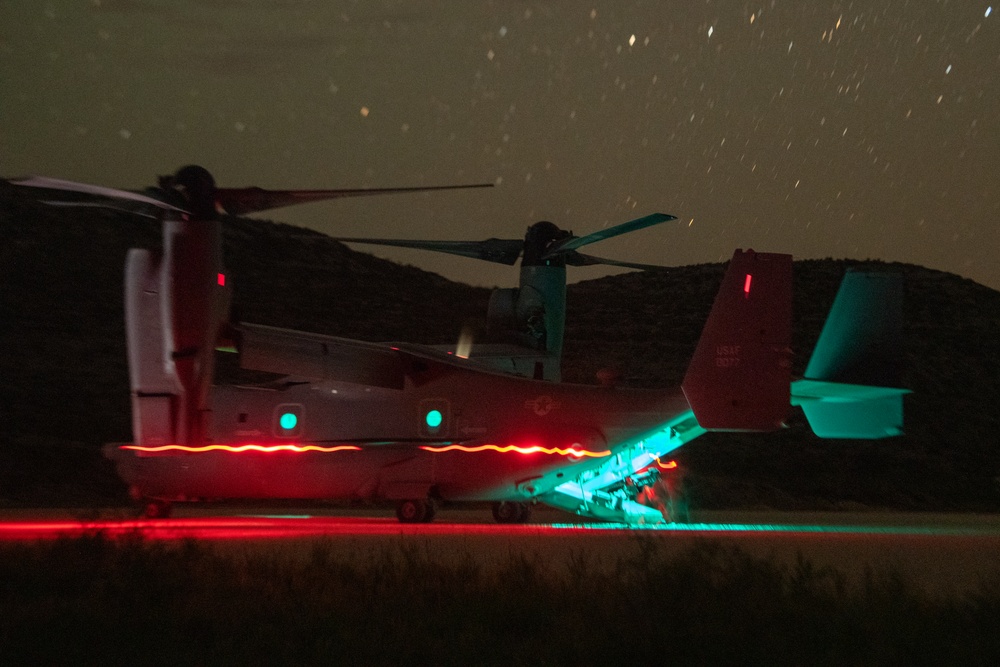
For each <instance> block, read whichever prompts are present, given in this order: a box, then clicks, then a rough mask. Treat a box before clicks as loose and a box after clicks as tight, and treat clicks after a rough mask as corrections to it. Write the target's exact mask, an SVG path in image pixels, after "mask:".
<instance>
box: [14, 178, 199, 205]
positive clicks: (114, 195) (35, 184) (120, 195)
mask: <svg viewBox="0 0 1000 667" xmlns="http://www.w3.org/2000/svg"><path fill="white" fill-rule="evenodd" d="M6 182H7V183H10V184H11V185H20V186H25V187H29V188H41V189H43V190H56V191H59V192H79V193H81V194H85V195H92V196H94V197H105V198H107V199H125V200H128V201H134V202H139V203H141V204H148V205H150V206H156V207H157V208H162V209H164V210H167V211H177V212H178V213H187V211H185V210H184V209H182V208H177V207H176V206H171V205H170V204H168V203H166V202H164V201H160V200H159V199H154V198H153V197H147V196H146V195H141V194H139V193H138V192H131V191H129V190H117V189H115V188H106V187H103V186H100V185H90V184H88V183H77V182H76V181H64V180H62V179H59V178H48V177H47V176H27V177H25V178H15V179H11V180H8V181H6Z"/></svg>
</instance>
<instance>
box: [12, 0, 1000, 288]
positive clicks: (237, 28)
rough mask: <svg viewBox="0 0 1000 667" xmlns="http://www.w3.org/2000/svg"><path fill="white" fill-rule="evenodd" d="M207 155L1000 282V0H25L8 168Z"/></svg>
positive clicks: (551, 216) (119, 175)
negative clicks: (997, 1)
mask: <svg viewBox="0 0 1000 667" xmlns="http://www.w3.org/2000/svg"><path fill="white" fill-rule="evenodd" d="M190 163H198V164H202V165H204V166H206V167H208V168H209V169H210V170H211V171H212V172H213V173H214V174H215V176H216V180H217V181H218V182H219V184H220V185H223V186H233V187H237V186H245V185H260V186H262V187H266V188H276V189H280V188H336V187H395V186H414V185H441V184H451V183H478V182H492V183H495V184H496V186H497V187H495V188H493V189H491V190H470V191H465V192H443V193H434V194H420V195H397V196H392V197H381V198H366V199H357V200H344V201H336V202H329V203H322V204H312V205H308V206H305V207H302V208H300V209H287V210H278V211H275V212H273V213H270V214H266V215H264V216H263V217H268V218H271V219H275V220H280V221H283V222H289V223H292V224H297V225H303V226H308V227H312V228H315V229H317V230H320V231H322V232H324V233H328V234H331V235H340V236H395V237H406V238H444V239H472V240H479V239H485V238H488V237H491V236H497V237H501V238H503V237H509V238H517V237H520V236H522V235H523V233H524V230H525V228H526V227H527V226H528V225H529V224H530V223H532V222H535V221H537V220H541V219H547V220H551V221H553V222H555V223H556V224H558V225H560V226H562V227H564V228H568V229H572V230H573V231H575V232H576V233H577V234H581V235H582V234H585V233H588V232H590V231H593V230H595V229H598V228H601V227H605V226H608V225H612V224H616V223H618V222H623V221H625V220H628V219H631V218H635V217H639V216H641V215H645V214H648V213H651V212H654V211H662V212H666V213H672V214H674V215H676V216H678V218H679V220H678V221H677V222H672V223H667V224H665V225H663V226H661V227H659V228H654V229H648V230H644V231H641V232H637V233H635V234H633V235H631V236H629V237H623V238H622V239H616V240H613V241H609V242H606V243H603V244H600V245H598V246H591V247H590V248H588V249H587V251H588V252H593V253H594V254H598V255H605V256H609V257H615V258H619V259H628V260H632V261H639V262H647V263H661V264H666V265H683V264H692V263H699V262H709V261H711V262H714V261H720V260H724V259H727V258H728V257H729V256H730V255H731V254H732V251H733V249H734V248H737V247H740V248H746V247H752V248H754V249H756V250H759V251H770V252H790V253H792V254H794V255H795V256H796V257H798V258H822V257H834V258H844V257H846V258H858V259H865V258H873V259H883V260H887V261H902V262H910V263H915V264H921V265H924V266H927V267H930V268H934V269H941V270H945V271H951V272H954V273H957V274H960V275H962V276H966V277H968V278H972V279H974V280H976V281H978V282H980V283H983V284H985V285H988V286H990V287H993V288H995V289H1000V266H998V264H997V262H996V260H995V257H996V254H997V252H998V249H1000V231H998V225H997V223H998V220H1000V174H998V172H1000V6H998V7H997V8H996V9H994V8H991V6H990V4H989V2H982V1H980V0H952V1H951V2H949V1H947V0H938V1H934V0H909V1H906V0H899V1H889V0H869V1H864V0H861V1H847V2H829V1H826V2H823V1H820V0H817V1H810V2H799V1H791V0H784V1H782V0H764V1H762V2H755V3H746V2H728V1H721V0H718V1H705V0H701V1H695V0H690V1H688V0H684V1H680V0H678V1H672V2H671V1H666V0H651V1H649V2H622V1H619V0H615V1H606V2H605V1H588V2H572V1H562V0H560V1H552V2H513V1H511V2H507V1H499V0H498V1H496V2H486V1H457V0H456V1H452V2H448V1H446V0H436V1H434V2H416V1H415V2H401V1H400V2H389V1H385V2H374V1H367V0H365V1H358V2H347V1H334V0H315V1H312V2H310V1H308V0H245V1H241V0H212V1H206V0H198V1H197V2H196V1H194V0H186V1H180V0H90V1H86V0H4V1H3V2H2V3H0V175H2V176H6V177H13V176H21V175H27V174H43V175H49V176H55V177H59V178H68V179H73V180H81V181H86V182H91V183H98V184H102V185H109V186H116V187H125V188H139V187H143V186H146V185H150V184H152V183H153V182H154V178H155V176H156V175H157V174H163V173H169V172H172V171H174V170H175V169H176V168H177V167H179V166H181V165H184V164H190ZM359 249H364V248H363V247H359ZM370 251H372V252H375V253H376V254H380V255H382V256H386V257H390V258H393V259H397V260H399V261H403V262H406V263H410V264H415V265H417V266H420V267H423V268H426V269H429V270H432V271H436V272H438V273H441V274H443V275H445V276H447V277H449V278H453V279H457V280H462V281H465V282H471V283H473V284H484V285H492V284H503V285H507V284H513V283H514V282H515V278H516V276H515V273H514V272H513V271H511V270H510V269H507V268H505V267H500V266H495V265H486V264H482V263H477V262H475V261H473V260H468V259H463V258H456V257H446V256H438V255H432V254H427V253H420V252H417V251H399V250H388V249H386V250H383V249H370ZM603 273H604V272H603V271H601V270H599V269H585V270H584V269H577V270H575V273H573V274H572V276H571V277H572V278H575V279H582V278H591V277H596V276H599V275H603Z"/></svg>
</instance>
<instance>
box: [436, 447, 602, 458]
mask: <svg viewBox="0 0 1000 667" xmlns="http://www.w3.org/2000/svg"><path fill="white" fill-rule="evenodd" d="M420 449H423V450H424V451H427V452H433V453H434V454H441V453H443V452H466V453H469V454H475V453H477V452H485V451H493V452H500V453H501V454H507V453H509V452H517V453H518V454H558V455H559V456H573V457H577V458H581V457H584V456H589V457H592V458H602V457H605V456H610V455H611V450H610V449H605V450H604V451H600V452H591V451H587V450H586V449H579V448H578V447H566V448H559V447H540V446H538V445H533V446H531V447H518V446H517V445H507V446H506V447H501V446H500V445H479V446H477V447H466V446H464V445H446V446H444V447H430V446H423V447H421V448H420Z"/></svg>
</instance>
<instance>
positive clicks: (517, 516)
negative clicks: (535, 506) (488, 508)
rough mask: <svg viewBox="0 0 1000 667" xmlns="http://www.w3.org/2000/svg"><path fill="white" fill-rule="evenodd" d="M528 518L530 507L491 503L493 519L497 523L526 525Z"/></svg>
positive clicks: (504, 502) (525, 504)
mask: <svg viewBox="0 0 1000 667" xmlns="http://www.w3.org/2000/svg"><path fill="white" fill-rule="evenodd" d="M529 516H531V507H530V506H528V504H527V503H515V502H507V501H502V502H499V503H493V518H494V519H496V522H497V523H527V521H528V517H529Z"/></svg>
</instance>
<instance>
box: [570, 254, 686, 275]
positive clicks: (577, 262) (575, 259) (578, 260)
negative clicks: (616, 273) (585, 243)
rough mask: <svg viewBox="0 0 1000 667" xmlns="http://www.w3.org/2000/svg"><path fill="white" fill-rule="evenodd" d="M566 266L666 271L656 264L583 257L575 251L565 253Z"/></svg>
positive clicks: (663, 267)
mask: <svg viewBox="0 0 1000 667" xmlns="http://www.w3.org/2000/svg"><path fill="white" fill-rule="evenodd" d="M566 264H567V265H569V266H598V265H602V264H603V265H606V266H621V267H624V268H626V269H639V270H641V271H646V270H649V269H668V268H670V267H668V266H659V265H657V264H639V263H637V262H622V261H619V260H617V259H605V258H604V257H595V256H594V255H584V254H583V253H582V252H577V251H576V250H570V251H569V252H568V253H566Z"/></svg>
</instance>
